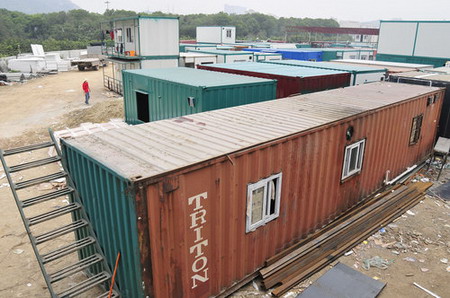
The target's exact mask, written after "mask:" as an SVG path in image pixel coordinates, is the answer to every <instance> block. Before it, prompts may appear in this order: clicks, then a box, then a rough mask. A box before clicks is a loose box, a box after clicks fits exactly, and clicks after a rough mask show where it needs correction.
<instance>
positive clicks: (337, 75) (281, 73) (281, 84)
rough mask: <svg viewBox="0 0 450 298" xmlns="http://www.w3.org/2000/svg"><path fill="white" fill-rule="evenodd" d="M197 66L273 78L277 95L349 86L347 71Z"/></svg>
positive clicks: (251, 65) (246, 65)
mask: <svg viewBox="0 0 450 298" xmlns="http://www.w3.org/2000/svg"><path fill="white" fill-rule="evenodd" d="M198 68H199V69H205V70H211V71H219V72H225V73H233V74H240V75H246V76H252V77H258V78H265V79H272V80H277V81H278V85H277V98H282V97H287V96H290V95H292V94H298V93H302V94H304V93H310V92H316V91H322V90H327V89H334V88H341V87H346V86H349V84H350V73H348V72H342V71H334V70H326V69H313V68H307V67H295V66H284V65H273V66H270V65H269V64H264V63H258V62H254V63H250V62H246V63H232V64H214V65H199V66H198Z"/></svg>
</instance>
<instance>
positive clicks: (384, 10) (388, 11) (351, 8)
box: [72, 0, 450, 22]
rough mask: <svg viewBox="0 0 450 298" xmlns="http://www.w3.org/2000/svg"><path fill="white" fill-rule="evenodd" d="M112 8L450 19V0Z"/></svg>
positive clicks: (138, 1)
mask: <svg viewBox="0 0 450 298" xmlns="http://www.w3.org/2000/svg"><path fill="white" fill-rule="evenodd" d="M105 1H107V0H72V2H73V3H75V4H77V5H78V6H80V7H81V8H83V9H86V10H89V11H92V12H99V13H103V12H104V11H105V9H106V4H105ZM109 2H110V3H109V8H110V9H125V10H134V11H137V12H139V11H163V12H171V13H177V14H191V13H217V12H220V11H223V10H224V5H225V4H228V5H237V6H244V7H247V8H249V9H253V10H255V11H257V12H261V13H265V14H271V15H275V16H277V17H298V18H303V17H310V18H334V19H338V20H351V21H359V22H361V21H373V20H379V19H382V20H389V19H403V20H413V19H414V20H449V19H450V14H449V12H450V0H428V1H423V0H376V1H375V0H372V1H363V0H308V1H306V0H158V1H152V0H109Z"/></svg>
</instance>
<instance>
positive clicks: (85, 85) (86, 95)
mask: <svg viewBox="0 0 450 298" xmlns="http://www.w3.org/2000/svg"><path fill="white" fill-rule="evenodd" d="M82 87H83V91H84V99H85V100H84V103H85V104H87V105H88V104H89V98H91V96H90V94H89V93H90V92H91V89H90V88H89V83H88V81H87V79H84V82H83V85H82Z"/></svg>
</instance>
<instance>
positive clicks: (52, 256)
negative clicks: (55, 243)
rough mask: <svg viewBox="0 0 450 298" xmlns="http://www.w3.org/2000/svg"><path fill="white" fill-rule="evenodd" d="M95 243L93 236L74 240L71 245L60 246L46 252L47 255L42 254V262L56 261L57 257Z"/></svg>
mask: <svg viewBox="0 0 450 298" xmlns="http://www.w3.org/2000/svg"><path fill="white" fill-rule="evenodd" d="M93 243H95V238H94V237H92V236H89V237H86V238H83V239H80V240H77V241H75V242H72V243H71V244H69V245H66V246H63V247H61V248H58V249H56V250H54V251H51V252H49V253H47V254H45V255H42V262H43V263H44V264H45V263H48V262H51V261H54V260H56V259H59V258H61V257H64V256H66V255H68V254H71V253H73V252H75V251H77V250H80V249H82V248H83V247H86V246H89V245H91V244H93Z"/></svg>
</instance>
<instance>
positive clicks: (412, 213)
mask: <svg viewBox="0 0 450 298" xmlns="http://www.w3.org/2000/svg"><path fill="white" fill-rule="evenodd" d="M406 213H407V214H409V215H412V216H414V215H416V214H415V213H414V212H412V211H411V210H408V211H406Z"/></svg>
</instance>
